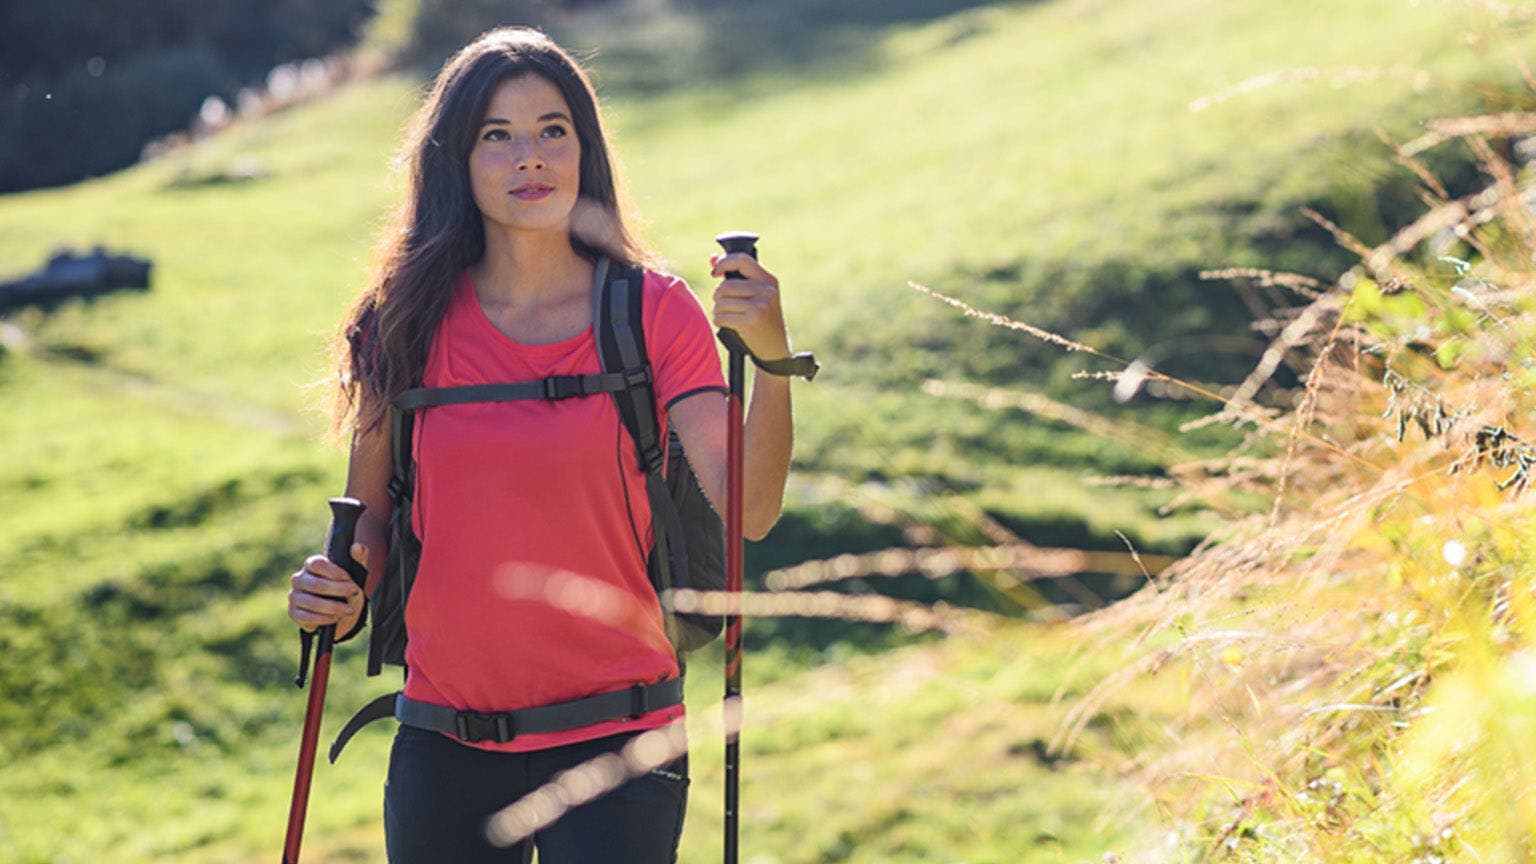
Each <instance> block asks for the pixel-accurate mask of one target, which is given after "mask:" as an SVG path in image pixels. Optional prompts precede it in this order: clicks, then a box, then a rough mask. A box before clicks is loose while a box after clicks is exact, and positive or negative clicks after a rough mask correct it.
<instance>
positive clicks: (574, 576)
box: [405, 272, 725, 751]
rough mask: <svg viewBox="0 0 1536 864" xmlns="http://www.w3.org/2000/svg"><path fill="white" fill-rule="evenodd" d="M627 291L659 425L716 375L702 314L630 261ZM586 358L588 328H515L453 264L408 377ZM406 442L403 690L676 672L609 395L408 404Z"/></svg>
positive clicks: (575, 367)
mask: <svg viewBox="0 0 1536 864" xmlns="http://www.w3.org/2000/svg"><path fill="white" fill-rule="evenodd" d="M643 291H644V294H643V307H642V308H643V318H644V333H645V342H646V348H647V353H648V355H649V357H650V362H651V366H652V369H653V370H654V373H655V384H654V385H653V386H654V388H655V392H656V401H657V403H658V406H657V407H658V412H659V416H658V421H659V422H660V423H661V424H663V426H662V428H663V429H665V423H666V414H665V410H666V408H667V407H670V406H671V404H672V403H674V402H676V401H677V400H679V399H682V398H685V397H687V396H690V395H693V394H695V393H699V392H702V391H710V390H713V391H719V392H724V391H725V385H724V381H723V378H722V376H721V372H720V359H719V355H718V354H717V353H716V350H715V343H714V334H713V332H712V329H711V327H710V324H709V319H708V317H707V315H706V314H705V312H704V308H703V306H701V305H700V303H699V301H698V298H696V297H694V295H693V293H692V292H691V291H690V290H689V289H688V286H687V285H686V284H685V283H684V282H683V281H682V280H681V279H678V278H676V277H673V276H667V275H662V274H657V273H651V272H647V273H646V277H645V282H644V288H643ZM600 371H602V370H601V361H600V358H599V355H598V351H597V346H596V344H595V342H594V339H593V332H592V330H590V329H588V330H587V331H586V332H583V333H582V334H581V335H579V336H575V337H573V338H571V339H567V340H565V341H562V342H556V343H553V344H548V345H525V344H522V343H520V342H516V341H514V340H513V339H511V338H510V337H508V336H507V335H505V334H504V333H502V332H501V331H500V330H497V329H496V327H495V326H494V325H493V324H492V323H491V322H490V319H488V318H487V317H486V316H485V313H484V312H483V311H482V309H481V308H480V303H479V301H478V299H477V298H476V296H475V291H474V286H473V285H472V284H471V282H470V278H469V274H468V273H467V272H465V273H464V274H463V275H461V277H460V279H459V282H458V284H457V285H456V286H455V288H454V294H453V300H452V303H451V305H450V306H449V308H448V312H447V314H446V315H445V316H444V319H443V322H442V324H441V326H440V327H439V329H438V331H437V334H436V336H435V338H434V339H433V342H432V349H431V352H430V354H429V356H428V360H427V368H426V375H425V380H424V382H423V383H424V385H425V386H427V387H456V386H462V385H467V384H490V383H506V382H515V381H532V380H537V379H540V378H545V377H548V376H551V375H579V374H590V373H596V372H600ZM663 440H665V432H663ZM415 448H416V465H417V469H416V470H417V474H416V478H417V479H416V498H415V502H416V506H415V512H414V513H413V518H414V524H415V528H416V532H417V536H419V537H420V538H421V540H422V556H421V565H420V567H419V569H418V571H417V574H416V583H415V585H414V586H413V587H412V589H411V596H410V602H409V603H408V604H407V608H406V628H407V632H408V633H409V634H410V642H409V644H408V646H407V649H406V663H407V665H408V667H409V668H410V675H409V677H408V679H407V681H406V685H405V693H406V695H407V696H409V697H410V698H412V699H418V700H421V701H423V702H429V703H433V704H437V705H448V706H451V707H453V708H455V709H458V710H463V711H478V712H485V713H489V712H501V711H515V710H518V709H521V708H529V707H533V706H537V705H548V704H551V703H554V702H563V701H567V700H570V699H578V698H581V697H584V696H591V695H594V694H597V693H604V692H610V691H614V690H622V689H624V688H627V687H630V686H633V685H635V684H648V683H654V682H657V681H662V680H665V679H667V678H672V677H676V676H677V675H678V668H677V659H676V656H675V655H674V654H673V651H672V647H671V644H670V643H669V642H668V641H667V637H666V634H665V632H664V630H663V627H662V615H661V607H660V604H659V602H658V600H657V597H656V592H655V590H654V589H653V588H652V587H651V584H650V580H649V578H648V577H647V575H646V565H645V560H646V551H647V550H649V549H650V546H651V538H652V529H651V512H650V502H649V499H648V498H647V497H646V491H645V474H644V472H643V471H642V470H641V468H640V466H639V464H638V461H637V459H636V456H635V445H634V440H633V438H632V437H631V436H630V434H629V433H628V432H627V431H626V430H625V429H624V427H623V425H622V424H621V423H620V421H619V414H618V410H617V408H616V407H615V406H614V401H613V397H612V396H611V395H609V394H606V393H604V394H598V395H592V396H578V397H575V398H571V399H564V400H560V401H557V402H546V401H543V400H526V401H517V402H502V403H474V404H467V405H444V406H439V407H435V408H429V409H426V410H424V411H421V412H418V414H417V419H416V443H415ZM682 715H683V708H682V706H681V705H678V706H674V707H671V708H665V709H661V710H658V711H652V712H651V713H649V714H646V715H644V716H642V717H640V718H639V719H637V720H630V719H628V718H625V719H620V720H613V721H608V722H604V723H599V724H595V725H592V726H586V727H583V728H580V729H573V730H568V731H564V732H555V733H545V734H527V735H519V736H518V737H517V738H515V739H514V740H512V741H510V742H508V743H506V744H497V743H496V742H494V741H482V742H477V743H476V744H475V745H474V746H476V747H479V748H481V749H485V750H503V751H527V750H538V749H542V748H546V747H555V746H559V745H561V744H568V743H572V742H575V741H585V740H589V739H592V738H598V737H602V736H604V735H612V734H616V733H618V732H625V731H635V730H643V729H653V728H656V727H659V726H663V725H665V724H666V723H668V722H670V721H672V720H675V719H677V718H679V717H681V716H682Z"/></svg>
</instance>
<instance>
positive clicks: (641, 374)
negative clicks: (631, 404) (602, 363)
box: [623, 364, 652, 387]
mask: <svg viewBox="0 0 1536 864" xmlns="http://www.w3.org/2000/svg"><path fill="white" fill-rule="evenodd" d="M623 374H624V386H626V387H639V386H641V385H644V384H649V383H651V381H652V378H651V367H650V365H649V364H647V365H645V366H641V367H640V368H638V369H625V370H624V373H623Z"/></svg>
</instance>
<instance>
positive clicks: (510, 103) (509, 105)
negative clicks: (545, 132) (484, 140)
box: [484, 72, 571, 121]
mask: <svg viewBox="0 0 1536 864" xmlns="http://www.w3.org/2000/svg"><path fill="white" fill-rule="evenodd" d="M553 113H560V114H564V115H565V116H566V117H567V118H569V117H570V113H571V106H570V105H568V104H566V101H565V96H564V94H562V93H561V92H560V88H559V87H556V86H555V84H554V83H553V82H551V81H550V80H549V79H547V78H544V77H542V76H539V75H535V74H533V73H531V72H530V73H526V74H523V75H517V76H514V77H511V78H503V79H502V80H501V82H500V83H498V84H497V85H496V90H495V91H494V92H492V93H491V99H490V101H489V102H487V103H486V106H485V118H484V119H485V120H487V121H489V120H491V119H493V118H500V119H504V120H515V119H524V120H526V119H534V118H540V117H543V116H544V115H546V114H553Z"/></svg>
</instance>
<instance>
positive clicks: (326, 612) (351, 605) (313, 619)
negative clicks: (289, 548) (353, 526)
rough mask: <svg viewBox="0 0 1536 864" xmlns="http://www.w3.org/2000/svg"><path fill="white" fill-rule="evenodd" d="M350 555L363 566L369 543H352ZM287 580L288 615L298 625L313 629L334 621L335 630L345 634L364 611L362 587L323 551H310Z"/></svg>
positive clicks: (308, 629)
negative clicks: (289, 587)
mask: <svg viewBox="0 0 1536 864" xmlns="http://www.w3.org/2000/svg"><path fill="white" fill-rule="evenodd" d="M352 558H353V559H354V560H356V561H357V563H358V564H360V565H362V566H363V567H364V568H365V569H366V568H367V566H368V547H367V546H364V545H363V544H361V543H354V544H352ZM290 581H291V583H292V586H293V587H292V588H291V589H290V590H289V591H288V617H289V618H291V619H293V623H295V624H297V625H299V628H300V629H302V630H306V631H314V630H317V629H319V628H321V627H325V626H327V625H330V624H335V625H336V632H337V633H339V634H345V633H347V632H349V631H350V630H351V629H352V628H353V626H355V625H356V623H357V617H358V616H359V615H361V614H362V612H363V589H361V588H359V587H358V585H357V583H356V582H353V581H352V577H351V576H350V575H348V574H347V571H345V570H343V569H341V566H340V565H338V564H336V563H335V562H333V561H331V560H330V559H328V558H326V557H325V556H324V555H311V556H310V557H309V558H307V559H305V561H304V567H303V568H302V569H300V570H299V571H298V572H297V573H294V574H293V577H292V579H291V580H290Z"/></svg>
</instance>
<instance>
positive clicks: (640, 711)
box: [629, 684, 651, 720]
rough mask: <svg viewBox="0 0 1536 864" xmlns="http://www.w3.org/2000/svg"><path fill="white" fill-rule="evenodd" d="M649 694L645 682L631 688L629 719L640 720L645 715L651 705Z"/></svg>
mask: <svg viewBox="0 0 1536 864" xmlns="http://www.w3.org/2000/svg"><path fill="white" fill-rule="evenodd" d="M649 695H650V693H649V691H647V690H646V689H645V685H644V684H636V685H635V686H633V687H631V688H629V719H631V720H639V719H640V718H641V717H643V716H645V713H646V712H647V711H649V710H650V707H651V700H650V699H649V698H647V697H648V696H649Z"/></svg>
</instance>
